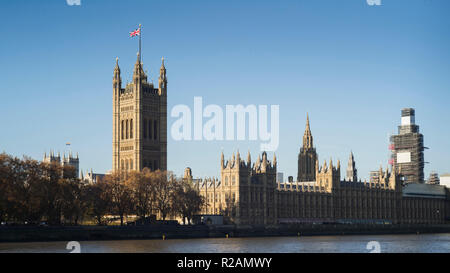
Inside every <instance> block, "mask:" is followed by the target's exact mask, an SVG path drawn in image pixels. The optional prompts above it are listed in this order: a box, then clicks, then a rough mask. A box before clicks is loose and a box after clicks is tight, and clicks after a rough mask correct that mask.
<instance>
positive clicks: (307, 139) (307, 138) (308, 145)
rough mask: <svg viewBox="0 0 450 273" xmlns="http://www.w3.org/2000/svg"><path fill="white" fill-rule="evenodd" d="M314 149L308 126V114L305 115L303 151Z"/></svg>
mask: <svg viewBox="0 0 450 273" xmlns="http://www.w3.org/2000/svg"><path fill="white" fill-rule="evenodd" d="M313 147H314V144H313V137H312V133H311V128H310V125H309V114H308V113H306V129H305V134H304V135H303V149H312V148H313Z"/></svg>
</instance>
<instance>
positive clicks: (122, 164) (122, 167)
mask: <svg viewBox="0 0 450 273" xmlns="http://www.w3.org/2000/svg"><path fill="white" fill-rule="evenodd" d="M124 168H125V165H124V163H123V159H122V162H121V169H122V170H123V169H124Z"/></svg>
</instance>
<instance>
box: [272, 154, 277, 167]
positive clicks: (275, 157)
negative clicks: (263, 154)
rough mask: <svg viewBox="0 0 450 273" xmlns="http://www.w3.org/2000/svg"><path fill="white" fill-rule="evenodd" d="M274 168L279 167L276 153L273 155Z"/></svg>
mask: <svg viewBox="0 0 450 273" xmlns="http://www.w3.org/2000/svg"><path fill="white" fill-rule="evenodd" d="M273 166H274V167H276V166H277V155H276V154H275V153H273Z"/></svg>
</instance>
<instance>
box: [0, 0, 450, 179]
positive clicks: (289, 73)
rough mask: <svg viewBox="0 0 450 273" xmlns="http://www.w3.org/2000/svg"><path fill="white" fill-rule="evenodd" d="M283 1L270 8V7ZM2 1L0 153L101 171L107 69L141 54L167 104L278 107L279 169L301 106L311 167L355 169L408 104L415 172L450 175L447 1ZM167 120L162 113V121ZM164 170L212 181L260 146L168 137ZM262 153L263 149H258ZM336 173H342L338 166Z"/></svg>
mask: <svg viewBox="0 0 450 273" xmlns="http://www.w3.org/2000/svg"><path fill="white" fill-rule="evenodd" d="M280 2H281V3H280ZM81 4H82V5H81V6H68V5H67V4H66V1H65V0H52V1H28V0H27V1H25V0H15V1H4V2H2V6H1V9H0V33H1V37H2V38H1V41H0V79H1V100H0V115H1V129H0V151H5V152H7V153H10V154H13V155H17V156H22V155H29V156H31V157H33V158H36V159H41V158H42V155H43V153H44V152H45V151H49V150H50V149H54V150H60V151H64V149H65V143H66V142H67V141H70V142H71V143H72V150H73V151H74V152H79V154H80V160H81V168H82V169H84V170H86V169H90V168H93V169H94V171H96V172H105V171H107V170H110V169H111V158H112V156H111V154H112V151H111V150H112V148H111V146H112V145H111V141H112V136H111V128H112V75H113V68H114V63H115V58H116V56H118V57H119V58H120V65H121V69H122V78H123V80H124V81H127V80H129V79H130V78H131V76H132V68H133V64H134V62H135V60H136V52H137V41H136V40H135V39H130V38H129V37H128V32H129V31H131V30H133V29H135V28H136V27H137V26H138V24H139V23H141V24H142V25H143V27H144V28H143V59H144V66H145V69H147V70H148V71H149V74H150V78H152V79H153V80H154V81H155V82H157V77H158V74H157V73H158V71H159V67H160V59H161V57H162V56H164V57H165V58H166V67H167V75H168V79H169V84H168V88H169V90H168V94H169V95H168V96H169V97H168V104H169V105H168V110H169V112H170V109H172V107H173V106H174V105H176V104H187V105H189V106H191V107H192V106H193V98H194V96H202V97H203V101H204V104H218V105H221V106H225V104H234V105H236V104H244V105H247V104H257V105H258V104H266V105H270V104H278V105H280V138H281V139H280V142H281V143H280V146H279V149H278V151H277V156H278V163H279V171H282V172H284V173H285V177H287V176H288V175H293V176H296V173H297V154H298V151H299V148H300V144H301V139H302V136H303V132H304V129H305V119H306V112H309V115H310V120H311V130H312V133H313V136H314V141H315V145H316V147H317V150H318V153H319V158H320V162H321V164H322V162H323V160H324V159H327V160H329V159H330V157H333V161H334V162H336V160H337V159H340V160H341V161H342V164H343V166H345V167H346V165H347V159H348V155H349V153H350V151H351V150H353V152H354V154H355V158H356V163H357V168H358V169H359V173H360V176H362V177H363V178H364V177H368V172H369V171H370V170H376V169H378V168H379V166H380V164H382V165H383V166H384V167H385V166H386V165H387V162H388V155H389V153H388V135H389V134H390V133H396V132H397V126H398V125H399V123H400V111H401V108H404V107H414V108H416V121H417V123H418V124H419V125H420V129H421V131H422V132H423V134H424V135H425V145H426V146H427V147H429V148H430V149H429V150H426V153H425V159H426V161H427V162H430V163H429V164H427V165H426V169H425V171H426V177H428V174H429V172H430V171H432V170H435V171H438V172H439V173H441V174H442V173H444V172H450V164H449V161H450V141H449V136H450V126H449V124H450V107H449V104H450V77H449V75H450V50H449V49H450V17H449V16H448V13H449V11H450V1H448V0H414V1H412V0H382V6H369V5H367V4H366V1H365V0H342V1H335V0H328V1H317V0H302V1H300V0H297V1H261V0H260V1H230V0H227V1H185V0H182V1H143V0H142V1H113V0H109V1H100V0H82V2H81ZM173 122H174V119H172V118H169V120H168V127H169V129H170V126H171V124H172V123H173ZM168 142H169V143H168V166H169V169H171V170H173V171H174V172H175V173H176V174H182V172H183V169H184V168H185V167H186V166H190V167H191V168H192V169H193V172H194V176H196V177H198V176H218V175H219V160H220V152H221V149H222V148H223V149H224V152H225V155H226V156H227V157H229V156H231V153H232V152H233V150H236V149H238V148H239V149H240V151H241V154H243V155H244V156H246V153H247V150H248V149H250V150H251V152H252V157H253V159H255V158H256V157H257V153H258V152H259V142H255V141H241V142H239V141H236V142H204V141H203V142H176V141H174V140H172V139H171V138H169V140H168ZM269 156H270V157H272V155H271V154H269ZM344 171H345V168H344V170H343V171H342V175H344Z"/></svg>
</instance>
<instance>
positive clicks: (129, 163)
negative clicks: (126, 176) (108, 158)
mask: <svg viewBox="0 0 450 273" xmlns="http://www.w3.org/2000/svg"><path fill="white" fill-rule="evenodd" d="M120 164H121V167H120V168H121V169H122V171H129V170H133V159H122V161H121V163H120Z"/></svg>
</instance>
